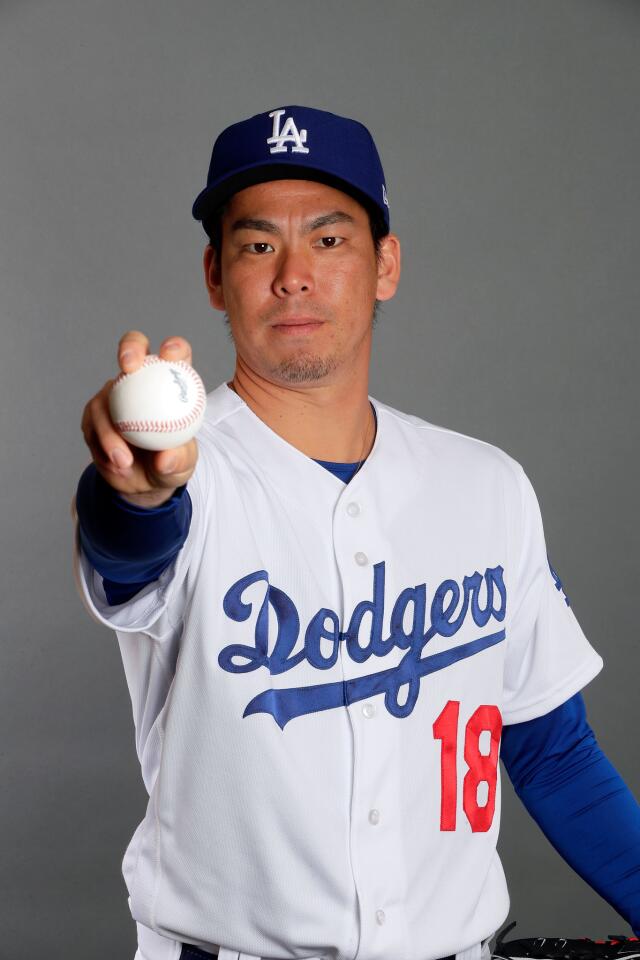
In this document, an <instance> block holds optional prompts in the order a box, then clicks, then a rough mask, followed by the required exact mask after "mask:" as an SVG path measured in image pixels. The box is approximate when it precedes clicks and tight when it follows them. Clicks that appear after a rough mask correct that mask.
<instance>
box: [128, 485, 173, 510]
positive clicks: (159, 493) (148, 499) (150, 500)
mask: <svg viewBox="0 0 640 960" xmlns="http://www.w3.org/2000/svg"><path fill="white" fill-rule="evenodd" d="M177 489H178V488H177V487H174V488H173V489H171V488H168V489H167V490H152V491H150V492H149V493H120V494H119V496H120V497H121V498H122V499H123V500H124V501H126V503H130V504H132V505H133V506H134V507H140V508H141V509H143V510H145V509H146V510H152V509H153V508H154V507H161V506H162V504H163V503H166V502H167V501H168V500H170V499H171V497H172V496H173V495H174V493H175V492H176V490H177Z"/></svg>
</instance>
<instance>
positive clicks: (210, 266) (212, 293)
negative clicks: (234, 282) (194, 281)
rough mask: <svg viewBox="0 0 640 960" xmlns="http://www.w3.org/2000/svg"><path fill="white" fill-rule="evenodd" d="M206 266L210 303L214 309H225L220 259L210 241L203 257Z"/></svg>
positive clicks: (205, 280)
mask: <svg viewBox="0 0 640 960" xmlns="http://www.w3.org/2000/svg"><path fill="white" fill-rule="evenodd" d="M202 262H203V266H204V282H205V283H206V285H207V290H208V291H209V303H210V304H211V306H212V307H213V309H214V310H224V309H225V303H224V295H223V293H222V276H221V271H220V261H219V257H218V256H217V254H216V251H215V250H214V249H213V247H212V246H211V244H210V243H208V244H207V246H206V247H205V248H204V256H203V258H202Z"/></svg>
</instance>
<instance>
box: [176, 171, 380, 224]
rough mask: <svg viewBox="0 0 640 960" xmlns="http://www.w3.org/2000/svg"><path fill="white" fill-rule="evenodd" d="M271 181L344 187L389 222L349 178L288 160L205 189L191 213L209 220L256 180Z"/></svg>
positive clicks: (346, 191) (238, 173)
mask: <svg viewBox="0 0 640 960" xmlns="http://www.w3.org/2000/svg"><path fill="white" fill-rule="evenodd" d="M270 180H311V181H313V182H314V183H324V184H326V185H327V186H329V187H335V189H336V190H341V191H342V192H343V193H346V194H347V195H348V196H350V197H353V199H354V200H357V202H358V203H359V204H360V205H361V206H363V207H364V208H365V210H367V212H375V213H378V214H379V215H381V216H382V217H383V219H384V220H385V222H387V217H386V216H385V213H384V211H383V210H382V208H381V207H379V206H378V205H377V204H376V203H375V202H374V201H373V199H372V198H371V197H369V196H368V195H367V194H366V193H364V192H363V191H362V190H358V189H357V188H356V187H354V186H352V184H350V183H348V182H347V181H346V180H342V179H341V178H340V177H337V176H334V175H333V174H330V173H327V172H326V171H325V170H314V169H313V167H310V166H309V167H308V166H304V167H301V166H297V165H294V164H287V163H263V164H259V165H254V166H252V167H248V168H247V169H245V170H241V171H239V172H237V173H234V174H233V175H232V176H230V177H228V178H227V179H226V180H222V181H221V182H220V183H218V184H215V185H214V186H212V187H205V189H204V190H203V191H202V192H201V193H199V194H198V196H197V197H196V199H195V201H194V204H193V208H192V211H191V212H192V215H193V217H194V219H195V220H207V219H208V218H209V217H210V216H211V215H212V214H213V213H214V212H215V211H216V210H218V209H219V208H220V207H221V206H222V205H223V204H224V203H225V202H226V201H227V200H228V199H229V197H231V196H233V194H234V193H238V192H239V191H240V190H245V189H246V188H247V187H252V186H255V184H257V183H268V182H269V181H270Z"/></svg>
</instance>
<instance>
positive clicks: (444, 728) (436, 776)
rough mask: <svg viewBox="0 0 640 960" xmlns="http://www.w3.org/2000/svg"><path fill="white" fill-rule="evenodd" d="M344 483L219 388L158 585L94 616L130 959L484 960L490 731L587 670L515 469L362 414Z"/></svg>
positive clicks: (582, 644)
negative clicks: (137, 794) (114, 686)
mask: <svg viewBox="0 0 640 960" xmlns="http://www.w3.org/2000/svg"><path fill="white" fill-rule="evenodd" d="M371 401H372V403H373V405H374V407H375V410H376V414H377V420H378V429H377V435H376V439H375V444H374V447H373V449H372V451H371V454H370V456H369V458H368V459H367V461H366V462H365V464H364V465H363V467H362V469H361V470H360V471H359V472H358V473H357V474H356V475H355V477H354V478H353V480H352V481H351V482H350V483H349V484H347V485H345V484H344V483H342V482H341V481H340V480H339V479H337V478H336V477H335V476H333V475H332V474H331V473H330V472H328V471H327V470H326V469H325V468H323V467H322V466H320V465H319V464H317V463H315V462H314V461H313V460H312V459H310V458H309V457H307V456H305V455H304V454H302V453H301V452H300V451H299V450H297V449H296V448H295V447H293V446H292V445H290V444H289V443H287V442H286V441H285V440H283V439H282V438H281V437H279V436H278V435H277V434H276V433H274V432H273V431H272V430H271V429H270V428H269V427H268V426H267V425H266V424H265V423H263V422H262V421H261V420H260V419H259V418H258V417H257V416H256V415H255V414H254V413H253V412H252V411H251V409H250V408H249V407H248V406H247V405H246V404H245V403H244V401H243V400H242V399H240V397H238V396H237V394H236V393H234V392H233V391H232V390H231V389H230V388H229V387H228V386H227V385H226V384H222V385H221V386H220V387H218V389H216V390H215V391H214V392H213V393H212V394H210V396H209V398H208V408H207V414H206V418H205V424H204V426H203V428H202V430H201V432H200V434H199V447H200V458H199V462H198V466H197V469H196V471H195V473H194V475H193V477H192V479H191V480H190V481H189V485H188V489H189V493H190V496H191V499H192V501H193V516H192V522H191V529H190V532H189V536H188V539H187V541H186V543H185V545H184V547H183V548H182V550H181V552H180V554H179V555H178V557H177V559H176V561H175V562H174V563H173V564H172V566H171V567H170V568H169V569H168V570H166V571H165V573H164V574H163V575H162V576H161V577H160V579H159V580H158V581H157V582H155V583H153V584H150V585H148V586H147V587H146V588H145V589H144V590H142V591H141V592H140V593H139V594H137V595H136V596H135V597H134V598H133V599H132V600H130V601H129V602H128V603H125V604H122V605H120V606H115V607H111V606H109V605H108V604H107V602H106V600H105V595H104V591H103V589H102V583H101V578H100V577H99V576H98V575H97V574H96V573H95V571H93V570H92V569H91V567H90V566H89V564H88V562H87V559H86V557H85V556H84V555H83V554H82V553H81V552H79V551H78V550H77V552H76V557H77V566H76V569H77V573H78V578H79V583H80V588H81V591H82V594H83V597H84V599H85V601H86V603H87V605H88V607H89V609H90V610H91V612H92V613H93V614H94V616H96V617H97V618H98V619H99V620H100V621H101V622H102V623H103V624H106V625H107V626H109V627H110V628H112V629H114V630H115V631H116V632H117V637H118V640H119V643H120V649H121V652H122V658H123V662H124V667H125V671H126V676H127V681H128V685H129V691H130V694H131V700H132V704H133V714H134V721H135V729H136V745H137V751H138V756H139V758H140V763H141V767H142V775H143V778H144V782H145V784H146V787H147V790H148V792H149V803H148V808H147V813H146V816H145V818H144V820H143V822H142V823H141V824H140V825H139V827H138V829H137V830H136V831H135V834H134V836H133V838H132V840H131V843H130V845H129V847H128V849H127V852H126V854H125V857H124V862H123V873H124V877H125V880H126V884H127V887H128V890H129V903H130V908H131V912H132V915H133V917H134V918H135V919H136V921H138V925H139V926H138V929H139V944H140V946H139V951H138V955H137V956H138V957H139V958H141V960H177V958H178V957H179V954H180V946H179V944H180V942H181V941H184V942H188V943H194V944H196V945H198V946H200V947H202V948H203V949H205V950H209V951H211V952H217V951H218V950H220V952H221V960H228V958H229V957H231V956H235V957H238V956H239V955H240V956H241V957H242V956H243V955H244V956H246V957H249V958H261V957H264V958H267V957H268V958H283V960H284V958H308V957H313V958H325V960H353V958H357V960H390V958H395V960H432V958H436V957H443V956H446V955H448V954H452V953H458V954H460V955H462V952H463V951H466V953H465V954H464V956H465V960H474V958H476V960H477V958H478V957H479V953H480V947H479V945H480V944H481V942H482V941H483V940H485V939H486V938H487V937H489V936H491V935H492V934H493V932H494V931H495V930H496V929H497V927H498V926H499V925H500V924H501V923H502V922H503V920H504V919H505V917H506V915H507V913H508V906H509V901H508V894H507V888H506V884H505V878H504V874H503V870H502V867H501V864H500V860H499V858H498V855H497V853H496V840H497V836H498V825H499V819H500V776H499V768H498V750H499V741H500V733H501V727H502V724H506V723H517V722H520V721H524V720H529V719H532V718H534V717H537V716H540V715H542V714H544V713H546V712H548V711H549V710H552V709H553V708H554V707H557V706H558V705H560V704H561V703H563V702H564V701H565V700H567V699H568V698H569V697H571V696H572V695H573V694H575V693H576V692H577V691H578V690H580V689H581V688H582V687H583V686H584V685H585V684H586V683H587V682H588V681H589V680H591V679H592V678H593V677H594V676H595V675H596V674H597V673H598V671H599V670H600V669H601V667H602V661H601V659H600V657H599V656H598V655H597V653H596V652H595V651H594V650H593V649H592V647H591V646H590V645H589V643H588V641H587V640H586V638H585V636H584V634H583V632H582V630H581V629H580V627H579V625H578V623H577V621H576V619H575V617H574V615H573V612H572V610H571V608H570V606H569V604H568V601H567V599H566V597H565V595H564V593H563V591H562V588H561V584H560V583H559V581H558V579H557V577H554V575H552V572H551V571H550V567H549V564H548V560H547V556H546V549H545V541H544V534H543V528H542V521H541V518H540V512H539V507H538V503H537V500H536V497H535V494H534V492H533V489H532V487H531V484H530V482H529V481H528V479H527V477H526V475H525V473H524V472H523V470H522V468H521V467H520V465H519V464H518V463H517V462H516V461H514V460H513V459H511V458H510V457H509V456H508V455H507V454H505V453H503V452H502V451H501V450H499V449H497V448H496V447H493V446H491V445H489V444H487V443H483V442H481V441H478V440H474V439H471V438H469V437H465V436H462V435H460V434H457V433H454V432H452V431H449V430H445V429H442V428H440V427H436V426H433V425H431V424H429V423H427V422H425V421H424V420H421V419H419V418H417V417H415V416H409V415H407V414H404V413H401V412H399V411H397V410H394V409H392V408H390V407H389V406H387V405H385V404H383V403H380V402H379V401H377V400H375V399H373V398H371Z"/></svg>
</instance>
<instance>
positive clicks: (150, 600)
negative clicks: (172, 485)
mask: <svg viewBox="0 0 640 960" xmlns="http://www.w3.org/2000/svg"><path fill="white" fill-rule="evenodd" d="M187 491H188V494H189V498H190V503H191V506H192V518H191V523H190V526H189V531H188V534H187V536H186V539H185V540H184V542H183V544H182V546H181V548H180V550H179V552H178V553H177V555H176V556H175V557H174V559H173V560H172V562H171V563H170V564H169V565H168V566H166V567H165V568H164V569H163V570H162V572H161V573H160V574H159V576H158V577H157V579H155V580H153V581H152V582H150V583H147V584H146V586H144V587H143V588H142V589H141V590H139V591H138V592H137V593H136V594H135V596H133V597H131V598H129V599H127V600H125V601H123V602H122V603H115V604H114V603H113V602H112V601H113V597H112V596H111V597H110V596H107V592H106V591H105V587H104V583H103V578H102V576H101V574H100V573H99V572H98V571H97V570H96V569H95V567H94V566H93V564H92V562H91V560H90V558H89V556H88V554H87V551H86V550H85V548H84V546H83V538H82V535H81V530H80V523H79V520H78V515H77V510H76V506H75V500H74V503H73V506H72V515H73V518H74V521H75V536H74V542H73V564H74V574H75V579H76V585H77V588H78V592H79V594H80V597H81V599H82V601H83V602H84V605H85V607H86V608H87V610H88V612H89V613H90V614H91V616H92V617H93V618H94V619H96V620H98V622H99V623H101V624H103V625H104V626H107V627H110V628H112V629H114V630H117V631H119V632H120V633H140V632H143V633H146V634H147V635H148V636H150V637H151V638H152V639H156V640H164V639H167V638H168V637H173V636H174V634H175V628H176V625H177V624H179V623H180V620H181V618H182V609H183V607H184V604H185V603H186V594H187V590H188V584H187V578H188V573H189V570H190V569H191V568H192V566H193V564H194V562H197V558H198V556H199V554H200V551H201V548H202V541H203V537H204V527H205V523H204V516H205V514H206V511H207V499H208V497H207V488H206V484H205V481H204V478H203V472H202V471H201V470H198V468H196V472H195V473H194V474H193V476H192V477H191V479H190V480H189V483H188V484H187Z"/></svg>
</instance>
